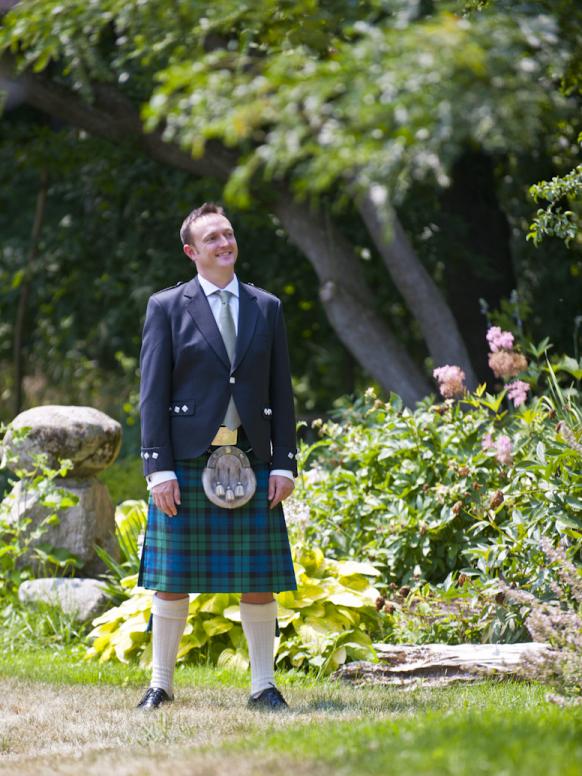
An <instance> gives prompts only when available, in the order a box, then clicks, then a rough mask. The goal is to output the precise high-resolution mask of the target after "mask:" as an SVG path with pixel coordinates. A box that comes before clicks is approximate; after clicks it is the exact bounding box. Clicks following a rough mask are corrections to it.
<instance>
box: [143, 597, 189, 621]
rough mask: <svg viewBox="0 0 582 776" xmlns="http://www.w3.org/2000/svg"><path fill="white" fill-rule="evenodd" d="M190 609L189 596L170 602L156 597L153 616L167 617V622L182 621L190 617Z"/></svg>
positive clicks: (153, 602) (153, 603)
mask: <svg viewBox="0 0 582 776" xmlns="http://www.w3.org/2000/svg"><path fill="white" fill-rule="evenodd" d="M189 607H190V598H189V596H186V597H185V598H176V599H175V600H174V601H168V600H166V599H165V598H160V597H159V596H157V595H154V600H153V601H152V614H155V615H156V616H157V617H165V618H166V619H167V620H182V619H184V618H185V617H187V616H188V609H189Z"/></svg>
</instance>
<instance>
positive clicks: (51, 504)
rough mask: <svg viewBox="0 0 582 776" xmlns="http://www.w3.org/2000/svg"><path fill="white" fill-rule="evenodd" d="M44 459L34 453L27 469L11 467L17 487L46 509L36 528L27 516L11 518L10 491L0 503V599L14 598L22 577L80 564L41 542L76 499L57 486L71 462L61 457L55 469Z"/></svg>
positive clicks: (67, 570)
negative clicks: (18, 479)
mask: <svg viewBox="0 0 582 776" xmlns="http://www.w3.org/2000/svg"><path fill="white" fill-rule="evenodd" d="M18 433H19V434H20V435H21V436H25V435H26V433H28V431H27V429H20V430H19V431H18ZM46 459H47V457H46V455H43V454H38V455H35V456H34V457H33V466H32V469H31V470H30V471H24V470H20V469H15V470H14V474H15V475H16V477H18V478H20V480H21V486H22V487H23V488H24V489H26V490H27V491H29V492H34V493H35V494H37V495H38V497H39V498H38V500H39V503H40V504H41V505H42V506H44V507H46V508H47V510H48V511H49V513H48V514H47V516H46V517H45V518H44V519H43V520H42V521H41V522H40V523H39V524H38V525H37V526H36V527H33V526H32V520H31V519H30V518H26V517H25V518H21V519H20V520H18V521H15V520H13V519H12V517H11V512H12V509H13V506H14V496H13V494H11V493H10V494H8V495H7V496H6V497H5V498H4V499H3V500H2V501H1V502H0V602H2V601H3V599H7V600H12V599H16V596H17V593H18V588H19V587H20V585H21V583H22V582H24V581H25V580H26V579H30V578H31V577H33V576H50V575H51V574H56V573H59V574H60V575H64V574H67V573H70V572H72V571H73V570H74V569H76V568H79V567H80V565H81V564H80V561H79V559H78V558H77V557H76V556H75V555H73V554H72V553H70V552H69V551H68V550H65V549H63V548H58V547H53V546H52V545H50V544H48V543H46V542H42V541H41V540H42V537H43V534H45V533H46V531H47V529H48V528H49V526H51V525H55V524H58V522H59V512H61V511H62V510H64V509H68V508H69V507H70V506H74V504H76V502H77V497H76V496H74V495H73V494H71V493H69V492H68V491H67V490H66V489H64V488H61V487H59V485H58V480H59V478H61V477H64V476H65V475H66V474H67V472H68V471H69V470H70V469H71V466H72V463H71V461H68V460H62V461H60V462H59V467H58V468H56V469H55V468H51V467H49V466H48V465H47V463H46ZM10 463H11V461H10V459H9V460H5V461H3V465H4V466H9V465H10Z"/></svg>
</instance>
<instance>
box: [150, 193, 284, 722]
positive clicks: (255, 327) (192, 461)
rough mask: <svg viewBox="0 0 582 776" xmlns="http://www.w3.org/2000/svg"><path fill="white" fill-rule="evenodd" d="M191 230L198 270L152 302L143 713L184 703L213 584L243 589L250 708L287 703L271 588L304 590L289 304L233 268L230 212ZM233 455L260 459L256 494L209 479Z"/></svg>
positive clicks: (187, 223) (211, 209)
mask: <svg viewBox="0 0 582 776" xmlns="http://www.w3.org/2000/svg"><path fill="white" fill-rule="evenodd" d="M180 237H181V240H182V244H183V250H184V253H185V254H186V255H187V256H188V258H189V259H190V260H191V261H192V262H194V264H195V265H196V269H197V272H198V274H197V276H196V277H194V278H193V279H192V280H191V281H190V282H188V283H185V284H182V283H179V284H178V285H176V286H173V287H171V288H168V289H165V290H164V291H160V292H158V293H156V294H154V295H153V296H152V297H151V298H150V300H149V303H148V308H147V313H146V320H145V325H144V331H143V340H142V351H141V390H140V412H141V432H142V451H141V455H142V458H143V461H144V472H145V475H146V477H147V480H148V489H149V490H150V503H149V510H148V523H147V529H146V536H145V540H144V546H143V552H142V559H141V567H140V573H139V580H138V584H139V585H142V586H143V587H146V588H150V589H152V590H155V591H156V592H155V595H154V599H153V603H152V627H153V669H152V679H151V682H150V687H149V688H148V690H147V691H146V693H145V695H144V696H143V698H142V699H141V701H140V702H139V704H138V707H139V708H142V709H155V708H158V707H159V706H161V705H162V704H163V703H168V702H170V701H172V700H173V698H174V696H173V674H174V666H175V662H176V656H177V652H178V646H179V643H180V638H181V636H182V633H183V631H184V626H185V624H186V619H187V616H188V602H189V600H188V594H189V593H211V592H213V593H242V598H241V604H240V614H241V621H242V625H243V630H244V633H245V636H246V638H247V643H248V648H249V656H250V663H251V695H250V697H249V706H251V707H256V708H269V709H281V708H285V707H286V706H287V704H286V702H285V700H284V698H283V696H282V695H281V693H280V692H279V690H278V689H277V688H276V686H275V682H274V674H273V653H274V639H275V634H276V628H277V622H276V616H277V603H276V601H275V600H274V598H273V593H276V592H280V591H282V590H295V589H297V584H296V580H295V574H294V571H293V563H292V560H291V551H290V547H289V539H288V536H287V527H286V524H285V518H284V515H283V509H282V505H281V502H282V501H283V500H284V499H285V498H287V497H288V496H289V495H290V494H291V492H292V490H293V477H294V475H295V474H296V473H297V467H296V461H295V458H296V438H295V416H294V408H293V394H292V388H291V375H290V368H289V355H288V348H287V335H286V331H285V323H284V319H283V311H282V309H281V302H280V301H279V299H277V298H276V297H275V296H272V295H271V294H269V293H267V292H266V291H263V290H261V289H259V288H255V287H254V286H252V285H249V284H246V283H242V282H240V281H239V280H238V278H237V276H236V275H235V272H234V268H235V264H236V260H237V256H238V246H237V243H236V239H235V235H234V231H233V228H232V225H231V224H230V222H229V220H228V219H227V218H226V216H225V215H224V211H223V210H222V208H221V207H219V206H217V205H214V204H209V203H205V204H203V205H202V206H201V207H199V208H197V209H196V210H193V211H192V212H191V213H190V214H189V215H188V216H187V218H186V219H185V220H184V223H183V224H182V228H181V230H180ZM222 454H225V455H226V454H228V455H233V456H236V457H237V460H238V459H239V458H240V460H243V461H245V460H246V464H245V465H247V464H250V466H251V467H252V470H253V472H254V480H253V481H254V482H256V489H255V490H254V492H253V491H252V488H251V489H250V490H249V492H248V493H246V494H244V495H243V491H244V490H245V487H244V486H243V484H242V475H241V476H240V477H238V478H237V479H238V481H237V483H236V485H233V486H232V488H231V487H230V486H228V485H227V486H226V496H224V492H225V487H223V485H222V483H220V482H218V485H217V486H213V487H214V490H212V491H210V490H209V486H208V485H205V486H203V477H204V476H208V472H209V471H210V469H209V466H211V465H212V466H214V464H213V463H212V462H213V461H215V460H218V459H219V458H220V456H221V455H222ZM245 456H246V458H245ZM231 468H232V467H231ZM213 471H215V470H214V469H213ZM251 479H252V478H251ZM245 482H246V480H245ZM249 487H250V486H249ZM235 494H236V495H235ZM239 497H240V499H239V500H240V502H241V504H240V505H238V504H239V502H238V501H237V498H239ZM228 499H230V503H229V501H228ZM245 499H246V501H245ZM243 501H244V502H245V503H242V502H243ZM233 504H237V505H236V506H234V507H233Z"/></svg>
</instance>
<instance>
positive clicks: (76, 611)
mask: <svg viewBox="0 0 582 776" xmlns="http://www.w3.org/2000/svg"><path fill="white" fill-rule="evenodd" d="M103 588H104V585H103V583H102V582H98V581H97V580H96V579H63V578H59V579H56V578H48V579H47V578H41V579H29V580H28V581H27V582H23V583H22V584H21V585H20V587H19V588H18V597H19V598H20V600H21V601H22V602H23V603H47V604H51V605H53V606H59V607H60V608H61V609H62V610H63V612H65V614H70V615H72V616H73V617H75V618H76V619H77V620H81V621H82V622H86V621H87V620H93V619H94V618H95V617H97V615H98V614H101V612H102V611H103V609H105V608H106V606H107V603H108V601H109V598H108V597H107V595H106V594H105V592H104V589H103Z"/></svg>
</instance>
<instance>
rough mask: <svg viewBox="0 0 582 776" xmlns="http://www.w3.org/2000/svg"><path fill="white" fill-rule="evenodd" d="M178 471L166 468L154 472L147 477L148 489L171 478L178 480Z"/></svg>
mask: <svg viewBox="0 0 582 776" xmlns="http://www.w3.org/2000/svg"><path fill="white" fill-rule="evenodd" d="M177 479H178V478H177V477H176V472H172V471H170V470H169V469H168V470H166V469H164V470H163V471H161V472H152V473H151V474H148V476H147V477H146V482H147V484H148V490H151V489H152V488H155V486H156V485H160V484H161V483H162V482H169V481H170V480H177Z"/></svg>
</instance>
